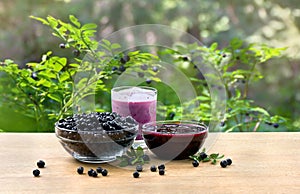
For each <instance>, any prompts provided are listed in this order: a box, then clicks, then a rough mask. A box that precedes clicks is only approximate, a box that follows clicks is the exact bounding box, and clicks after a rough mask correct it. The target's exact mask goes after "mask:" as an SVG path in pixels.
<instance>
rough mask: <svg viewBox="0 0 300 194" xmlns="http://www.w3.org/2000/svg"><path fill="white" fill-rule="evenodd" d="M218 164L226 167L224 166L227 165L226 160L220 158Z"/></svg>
mask: <svg viewBox="0 0 300 194" xmlns="http://www.w3.org/2000/svg"><path fill="white" fill-rule="evenodd" d="M220 165H221V166H222V168H226V166H227V161H226V160H222V161H221V162H220Z"/></svg>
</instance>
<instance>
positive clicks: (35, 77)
mask: <svg viewBox="0 0 300 194" xmlns="http://www.w3.org/2000/svg"><path fill="white" fill-rule="evenodd" d="M31 78H32V79H34V80H38V76H37V73H36V72H32V73H31Z"/></svg>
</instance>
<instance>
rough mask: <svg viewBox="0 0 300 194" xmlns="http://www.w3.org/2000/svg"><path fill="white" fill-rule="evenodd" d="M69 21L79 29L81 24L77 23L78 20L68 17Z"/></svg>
mask: <svg viewBox="0 0 300 194" xmlns="http://www.w3.org/2000/svg"><path fill="white" fill-rule="evenodd" d="M69 19H70V21H71V22H72V23H73V24H74V25H75V26H76V27H78V28H80V26H81V24H80V23H79V21H78V19H77V18H76V17H75V16H74V15H70V16H69Z"/></svg>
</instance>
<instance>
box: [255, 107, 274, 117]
mask: <svg viewBox="0 0 300 194" xmlns="http://www.w3.org/2000/svg"><path fill="white" fill-rule="evenodd" d="M251 111H254V112H259V113H262V114H264V115H266V116H270V114H269V113H268V111H266V110H265V109H263V108H261V107H255V108H251Z"/></svg>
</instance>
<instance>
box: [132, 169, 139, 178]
mask: <svg viewBox="0 0 300 194" xmlns="http://www.w3.org/2000/svg"><path fill="white" fill-rule="evenodd" d="M132 175H133V177H134V178H139V176H140V173H139V172H138V171H135V172H134V173H133V174H132Z"/></svg>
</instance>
